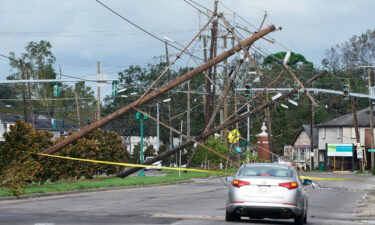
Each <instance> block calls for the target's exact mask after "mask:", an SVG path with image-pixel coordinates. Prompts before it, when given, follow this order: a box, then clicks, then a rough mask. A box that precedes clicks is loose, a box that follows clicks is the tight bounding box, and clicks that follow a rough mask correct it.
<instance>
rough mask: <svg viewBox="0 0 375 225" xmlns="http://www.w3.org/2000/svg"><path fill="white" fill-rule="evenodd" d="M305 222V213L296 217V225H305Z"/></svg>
mask: <svg viewBox="0 0 375 225" xmlns="http://www.w3.org/2000/svg"><path fill="white" fill-rule="evenodd" d="M304 221H305V212H302V213H301V215H299V216H295V217H294V225H303V224H304Z"/></svg>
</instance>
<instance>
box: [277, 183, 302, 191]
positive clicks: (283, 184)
mask: <svg viewBox="0 0 375 225" xmlns="http://www.w3.org/2000/svg"><path fill="white" fill-rule="evenodd" d="M279 186H282V187H286V188H288V189H289V190H291V189H295V188H297V187H298V184H297V182H286V183H280V184H279Z"/></svg>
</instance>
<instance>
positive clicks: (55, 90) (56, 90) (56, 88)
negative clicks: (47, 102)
mask: <svg viewBox="0 0 375 225" xmlns="http://www.w3.org/2000/svg"><path fill="white" fill-rule="evenodd" d="M53 96H54V97H59V96H60V85H58V84H55V85H53Z"/></svg>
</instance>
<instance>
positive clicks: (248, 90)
mask: <svg viewBox="0 0 375 225" xmlns="http://www.w3.org/2000/svg"><path fill="white" fill-rule="evenodd" d="M245 97H246V98H251V84H245Z"/></svg>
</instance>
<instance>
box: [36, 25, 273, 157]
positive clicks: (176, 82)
mask: <svg viewBox="0 0 375 225" xmlns="http://www.w3.org/2000/svg"><path fill="white" fill-rule="evenodd" d="M275 29H276V28H275V26H273V25H272V26H269V27H267V28H265V29H263V30H261V31H260V32H258V33H256V34H254V35H253V36H251V37H249V38H248V39H246V40H245V41H243V42H242V43H241V44H239V45H236V46H235V47H233V48H232V49H230V50H228V51H225V52H223V53H222V54H220V55H219V56H217V57H215V58H213V59H212V60H209V61H208V62H206V63H204V64H203V65H201V66H199V67H197V68H195V69H193V70H191V71H189V72H187V73H185V74H184V75H181V76H179V77H177V78H176V79H174V80H172V81H170V82H168V83H167V84H166V85H164V86H162V87H160V88H159V89H157V90H155V91H153V92H151V93H150V94H147V95H145V96H143V98H141V99H138V100H135V101H133V102H132V103H130V104H129V105H127V106H125V107H123V108H121V109H118V110H116V111H115V112H113V113H111V114H109V115H107V116H106V117H103V118H102V119H101V120H99V121H96V122H95V123H92V124H91V125H89V126H87V127H84V128H82V129H81V130H80V131H77V132H75V133H73V134H72V135H70V136H68V137H67V138H65V139H63V140H61V141H60V142H58V143H56V144H55V145H53V146H51V147H49V148H47V149H45V150H44V151H43V153H45V154H50V153H53V152H56V151H58V150H59V149H61V148H63V147H65V146H67V145H69V144H70V143H72V142H74V141H75V140H77V139H79V138H81V137H83V136H85V135H87V134H89V133H91V132H92V131H94V130H96V129H98V128H100V127H102V126H104V125H105V124H107V123H109V122H111V121H112V120H114V119H117V118H118V117H120V116H121V115H123V114H125V113H126V112H128V111H130V110H132V108H133V107H135V106H140V105H142V104H144V103H146V102H148V101H150V100H152V99H154V98H156V97H157V96H159V95H161V94H163V93H165V92H167V91H168V90H170V89H172V88H174V87H175V86H177V85H179V84H182V83H184V82H185V81H187V80H189V79H191V78H193V77H195V76H196V75H198V74H199V73H201V72H203V71H205V70H207V69H208V68H210V67H212V66H214V65H216V64H217V63H219V62H221V61H223V60H224V59H226V58H228V57H229V56H232V55H233V54H234V53H236V52H238V51H240V50H241V49H242V46H248V45H251V44H252V43H254V42H255V41H257V40H258V39H259V38H262V37H263V36H265V35H267V34H269V33H271V32H272V31H274V30H275Z"/></svg>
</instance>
